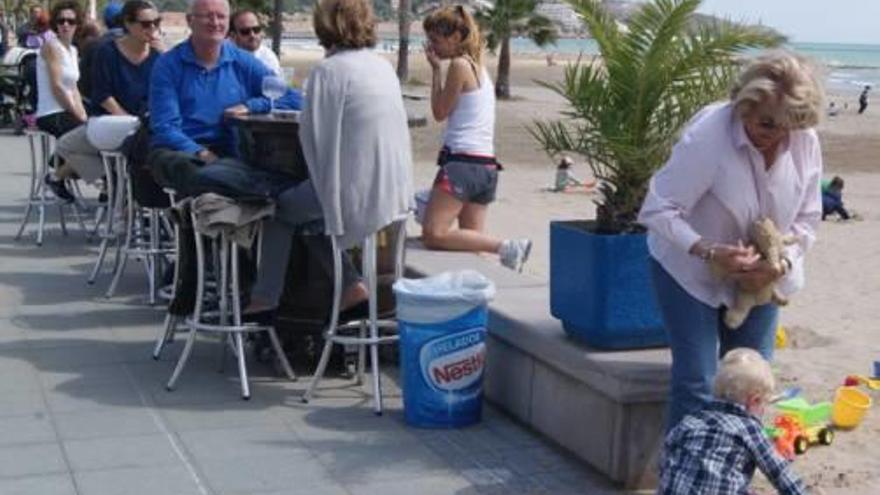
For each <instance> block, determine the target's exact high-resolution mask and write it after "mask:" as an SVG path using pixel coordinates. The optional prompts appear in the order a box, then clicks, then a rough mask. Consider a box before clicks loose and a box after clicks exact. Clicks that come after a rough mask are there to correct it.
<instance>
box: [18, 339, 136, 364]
mask: <svg viewBox="0 0 880 495" xmlns="http://www.w3.org/2000/svg"><path fill="white" fill-rule="evenodd" d="M80 342H81V341H80ZM124 361H125V359H124V356H123V355H122V353H121V352H120V350H119V348H118V347H117V346H116V344H114V343H112V342H97V343H94V344H91V345H70V346H65V347H53V348H51V349H41V350H40V351H39V352H35V353H34V364H35V365H36V366H38V367H39V368H40V369H43V370H53V369H70V368H75V367H79V366H83V367H87V366H95V365H103V364H113V363H122V362H124Z"/></svg>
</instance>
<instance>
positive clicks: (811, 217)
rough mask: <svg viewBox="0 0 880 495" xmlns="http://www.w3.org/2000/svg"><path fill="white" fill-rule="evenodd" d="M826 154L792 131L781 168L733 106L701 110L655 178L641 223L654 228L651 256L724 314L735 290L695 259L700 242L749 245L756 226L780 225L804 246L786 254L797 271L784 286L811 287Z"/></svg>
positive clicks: (787, 289) (803, 133) (811, 135)
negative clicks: (810, 253)
mask: <svg viewBox="0 0 880 495" xmlns="http://www.w3.org/2000/svg"><path fill="white" fill-rule="evenodd" d="M821 176H822V153H821V149H820V147H819V138H818V136H817V135H816V132H815V131H814V130H812V129H807V130H798V131H791V132H789V134H788V139H787V140H786V141H785V143H784V144H783V147H782V149H780V151H779V154H778V156H777V158H776V162H775V163H774V164H773V166H771V167H770V169H769V170H767V169H766V168H765V167H764V158H763V156H762V155H761V153H760V152H759V151H758V150H757V149H756V148H755V147H754V146H753V145H752V143H751V141H750V140H749V138H748V136H747V135H746V133H745V129H744V127H743V123H742V120H740V118H739V117H738V116H737V115H736V113H735V112H734V110H733V105H732V104H731V103H717V104H713V105H710V106H708V107H706V108H704V109H703V110H701V111H700V112H699V113H697V115H696V116H695V117H694V118H693V119H692V120H691V122H690V123H689V124H688V126H687V128H686V130H685V131H684V133H683V134H682V137H681V139H680V140H679V141H678V143H676V145H675V147H674V148H673V150H672V155H671V157H670V158H669V161H668V162H666V165H664V166H663V168H661V169H660V170H659V171H658V172H657V173H656V174H655V175H654V177H653V178H652V179H651V183H650V187H649V190H648V194H647V196H646V198H645V202H644V204H643V205H642V210H641V212H640V214H639V222H640V223H642V224H643V225H645V226H646V227H647V228H648V249H649V251H650V253H651V256H652V257H654V259H656V260H657V261H658V262H659V263H660V265H662V266H663V268H665V269H666V271H667V272H669V274H670V275H671V276H672V277H673V278H674V279H675V280H676V281H677V282H678V283H679V284H680V285H681V286H682V287H683V288H684V289H685V290H686V291H687V292H688V293H689V294H690V295H691V296H693V297H694V298H696V299H698V300H700V301H702V302H703V303H705V304H707V305H709V306H712V307H719V306H721V305H725V306H730V305H732V303H733V295H734V285H733V283H732V282H722V281H720V280H718V279H717V278H715V277H714V276H713V275H712V273H711V272H710V270H709V266H708V265H707V264H706V263H704V262H703V261H702V260H700V259H699V258H697V257H696V256H693V255H691V254H689V253H688V250H689V249H690V248H691V246H693V244H694V243H696V242H697V241H699V240H700V239H704V240H705V241H706V242H709V243H724V244H736V243H737V241H742V242H743V243H747V242H748V240H749V228H750V225H751V224H752V222H754V221H755V220H758V219H760V218H762V217H769V218H771V219H773V221H774V222H775V223H776V225H777V227H778V228H779V230H780V231H781V232H783V233H787V234H793V235H795V236H796V237H797V241H798V242H797V243H796V244H793V245H791V246H788V248H787V253H786V255H787V256H788V258H789V259H790V260H791V262H792V265H793V266H792V270H791V271H790V272H789V273H788V274H786V275H785V276H784V277H783V278H782V279H781V280H780V284H779V289H780V291H781V292H783V293H784V294H791V293H793V292H795V291H797V290H798V289H800V288H801V287H802V286H803V283H804V259H803V258H804V254H805V253H806V251H807V249H808V248H809V247H810V246H811V245H812V244H813V242H814V240H815V229H816V226H817V225H818V223H819V221H820V219H821V216H822V200H821V192H820V188H819V181H820V179H821Z"/></svg>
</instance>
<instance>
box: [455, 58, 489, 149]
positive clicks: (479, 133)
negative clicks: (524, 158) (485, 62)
mask: <svg viewBox="0 0 880 495" xmlns="http://www.w3.org/2000/svg"><path fill="white" fill-rule="evenodd" d="M443 145H444V146H446V147H447V148H449V150H450V151H451V152H453V153H469V154H476V155H488V156H495V88H494V87H493V84H492V79H491V78H490V77H489V73H488V72H486V68H485V67H484V68H482V74H481V81H480V87H479V88H477V89H475V90H473V91H468V92H467V93H462V94H460V95H458V101H457V102H456V103H455V108H453V109H452V113H451V114H449V121H448V123H447V124H446V132H445V133H444V134H443Z"/></svg>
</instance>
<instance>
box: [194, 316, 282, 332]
mask: <svg viewBox="0 0 880 495" xmlns="http://www.w3.org/2000/svg"><path fill="white" fill-rule="evenodd" d="M186 324H187V325H188V326H189V327H190V328H195V329H196V330H198V331H200V332H217V333H235V332H267V331H268V330H269V328H271V327H267V326H260V325H257V324H255V323H245V324H243V325H213V324H210V323H196V322H194V321H192V319H191V318H187V319H186Z"/></svg>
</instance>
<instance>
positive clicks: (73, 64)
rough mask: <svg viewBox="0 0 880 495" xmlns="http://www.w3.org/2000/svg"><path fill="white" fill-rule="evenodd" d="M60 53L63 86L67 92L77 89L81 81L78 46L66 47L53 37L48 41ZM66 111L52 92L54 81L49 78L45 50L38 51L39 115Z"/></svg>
mask: <svg viewBox="0 0 880 495" xmlns="http://www.w3.org/2000/svg"><path fill="white" fill-rule="evenodd" d="M47 43H50V44H51V45H52V46H53V47H54V48H56V49H57V51H58V53H59V57H58V62H59V63H60V64H61V86H62V87H63V88H64V91H65V92H67V93H73V91H75V90H76V83H77V81H79V62H78V60H79V55H78V53H77V51H76V47H75V46H73V45H70V48H66V47H65V46H64V45H63V44H62V43H61V42H60V41H58V40H57V39H53V40H51V41H48V42H47ZM63 111H65V109H64V107H63V106H61V103H59V102H58V100H56V99H55V93H53V92H52V81H51V79H50V78H49V66H48V65H47V64H46V59H44V58H43V51H42V50H40V51H38V52H37V117H38V118H39V117H43V116H46V115H51V114H53V113H58V112H63Z"/></svg>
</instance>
